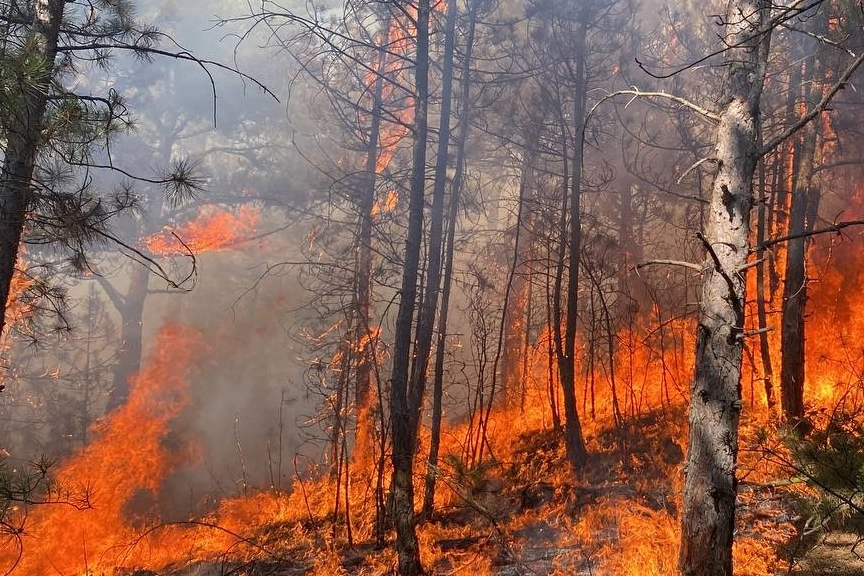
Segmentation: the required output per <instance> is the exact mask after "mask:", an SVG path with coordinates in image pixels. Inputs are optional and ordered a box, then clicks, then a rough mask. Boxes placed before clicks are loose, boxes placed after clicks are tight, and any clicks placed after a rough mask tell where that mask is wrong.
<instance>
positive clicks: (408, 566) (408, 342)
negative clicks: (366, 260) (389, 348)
mask: <svg viewBox="0 0 864 576" xmlns="http://www.w3.org/2000/svg"><path fill="white" fill-rule="evenodd" d="M429 11H430V5H429V0H420V1H419V2H418V4H417V19H416V39H417V44H416V55H415V58H414V62H415V65H414V78H415V98H414V127H413V128H414V131H413V138H414V139H413V154H412V164H411V166H412V167H411V185H410V197H409V200H408V231H407V234H406V239H405V260H404V264H403V266H404V268H403V271H402V282H401V288H400V291H399V292H400V293H399V311H398V312H397V314H396V326H395V334H394V344H393V371H392V374H391V382H390V385H391V388H390V421H391V426H392V434H393V453H392V462H393V480H392V495H393V523H394V525H395V529H396V541H395V549H396V554H397V556H398V560H399V574H400V576H418V575H419V574H422V573H423V567H422V564H421V562H420V547H419V543H418V542H417V532H416V530H415V514H414V478H413V469H414V450H415V446H416V443H417V427H418V425H419V419H420V406H421V403H422V401H423V390H422V389H419V387H418V386H417V385H416V384H417V383H416V382H413V381H412V379H411V370H410V366H411V356H412V340H413V339H412V334H413V325H414V314H415V311H416V308H417V296H418V294H417V292H418V290H417V285H418V280H419V275H420V248H421V244H422V241H423V205H424V200H425V191H426V145H427V137H428V100H429Z"/></svg>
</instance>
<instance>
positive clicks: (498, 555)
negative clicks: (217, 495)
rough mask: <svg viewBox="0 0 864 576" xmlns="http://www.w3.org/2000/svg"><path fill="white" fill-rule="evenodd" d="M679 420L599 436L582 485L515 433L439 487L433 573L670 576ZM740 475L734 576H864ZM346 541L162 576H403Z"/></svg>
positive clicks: (747, 454) (787, 505)
mask: <svg viewBox="0 0 864 576" xmlns="http://www.w3.org/2000/svg"><path fill="white" fill-rule="evenodd" d="M681 421H682V420H681V419H680V415H672V414H667V415H665V416H663V415H660V414H653V415H650V416H648V417H646V418H644V419H643V421H641V422H638V423H636V424H634V425H633V427H632V428H631V429H630V431H627V430H624V431H622V430H618V431H614V432H612V431H607V432H603V433H598V434H597V435H596V437H594V438H592V444H594V446H593V449H592V456H591V461H590V463H589V466H588V469H589V470H590V472H588V473H587V474H586V475H585V477H583V478H582V479H580V480H578V481H577V480H574V479H573V477H572V476H571V475H570V474H569V473H567V471H566V470H567V465H566V461H565V458H564V450H563V443H562V441H561V438H560V436H559V435H558V434H556V433H554V432H551V431H545V432H535V433H531V434H525V435H523V436H521V437H520V439H519V441H518V442H517V443H515V445H513V446H511V447H510V449H509V450H508V453H507V454H506V455H505V454H501V455H500V459H499V460H496V461H495V462H494V464H492V465H489V466H486V467H483V468H482V469H477V470H473V471H467V472H466V471H462V472H461V473H460V474H455V473H452V471H451V474H450V475H449V476H447V477H442V478H441V482H440V483H439V486H440V488H439V489H440V490H442V491H447V492H449V493H450V494H449V497H447V498H445V500H446V503H445V504H444V505H442V506H440V507H439V510H438V514H437V515H436V516H435V518H433V520H432V521H429V522H426V523H423V524H422V525H421V526H420V527H419V530H418V532H419V538H420V543H421V555H422V557H423V561H424V565H425V566H426V568H427V571H428V572H427V573H428V574H430V575H433V574H434V575H447V576H450V575H454V576H455V575H460V574H462V575H467V576H529V575H530V576H540V575H549V576H553V575H564V574H567V575H568V576H582V575H585V576H589V575H590V576H604V575H608V576H637V575H638V576H666V575H668V576H673V575H675V574H676V566H675V564H676V554H677V528H678V520H677V514H678V500H677V494H678V493H679V492H680V480H681V477H682V461H683V455H684V454H683V450H682V447H681V446H680V445H679V444H678V441H676V440H675V437H676V435H675V433H674V424H673V423H674V422H681ZM636 431H638V433H637V432H636ZM749 433H750V432H748V431H747V430H744V431H743V436H742V446H743V450H742V453H743V457H742V465H743V466H745V467H746V466H748V465H753V466H758V465H759V462H763V461H762V460H760V459H759V458H755V457H753V454H755V451H748V450H747V438H748V434H749ZM598 448H599V449H598ZM748 460H749V461H750V462H748ZM754 470H755V468H754ZM763 472H764V471H763ZM742 474H743V475H744V476H746V478H745V479H744V481H743V482H742V484H741V486H740V490H739V501H738V515H737V521H738V527H737V529H736V550H735V571H736V572H735V573H736V575H737V576H775V575H777V576H779V575H781V574H783V575H786V574H791V575H794V576H823V575H825V576H827V575H828V574H831V575H838V576H864V558H862V556H864V542H861V538H862V537H861V536H859V535H856V534H853V533H852V532H849V531H844V530H841V529H838V530H835V531H832V532H829V533H823V534H820V535H815V536H812V537H810V538H809V539H806V540H804V539H801V538H800V537H799V536H798V534H799V532H800V531H801V528H800V526H799V524H801V520H800V518H801V514H800V513H799V512H796V509H797V508H798V507H799V503H800V501H799V500H796V498H798V497H799V496H796V493H795V492H794V490H795V487H791V488H790V487H787V486H784V485H783V483H782V482H774V481H771V480H772V479H771V478H766V477H765V476H764V474H762V475H759V474H757V473H755V472H753V471H752V470H751V471H750V472H748V471H747V470H746V469H745V470H743V472H742V471H739V475H742ZM757 480H758V481H757ZM775 480H776V479H775ZM778 486H780V487H778ZM341 530H342V527H340V526H339V525H336V526H334V525H332V524H326V523H320V522H319V523H316V524H315V525H314V526H313V525H308V524H307V525H302V524H300V523H294V524H282V525H277V526H264V527H261V528H260V529H259V532H258V534H257V535H256V536H255V537H254V541H255V546H256V547H257V548H258V549H259V550H260V551H266V553H262V554H258V555H253V556H252V557H247V558H245V559H244V561H243V562H239V561H237V560H234V559H232V558H231V555H230V554H226V556H225V557H224V558H221V559H219V561H218V562H213V561H207V562H197V563H190V564H186V565H185V566H182V567H180V566H178V567H176V569H173V570H166V571H162V572H161V573H160V574H158V576H216V575H219V576H226V575H228V574H234V575H237V576H264V575H267V576H300V575H303V576H339V575H344V576H372V575H384V574H395V564H396V562H395V556H394V555H393V552H392V550H391V549H390V548H389V547H385V548H383V549H376V548H375V546H374V545H373V544H372V543H371V542H356V543H355V545H354V546H352V547H348V546H345V545H344V544H343V543H342V542H343V541H344V538H343V535H342V533H341ZM859 553H861V555H859ZM127 574H129V575H130V576H157V575H156V573H154V572H149V571H139V572H128V573H127Z"/></svg>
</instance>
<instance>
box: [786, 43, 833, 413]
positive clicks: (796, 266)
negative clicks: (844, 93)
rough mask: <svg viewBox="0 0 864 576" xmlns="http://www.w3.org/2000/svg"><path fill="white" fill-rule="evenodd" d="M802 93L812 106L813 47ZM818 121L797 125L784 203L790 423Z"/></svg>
mask: <svg viewBox="0 0 864 576" xmlns="http://www.w3.org/2000/svg"><path fill="white" fill-rule="evenodd" d="M801 68H802V70H801V77H802V78H810V79H811V80H810V81H809V82H807V83H806V84H803V86H804V88H803V92H804V93H803V94H802V96H803V99H804V101H805V102H807V104H808V106H813V105H815V104H816V103H817V102H819V100H820V99H821V98H822V89H823V85H822V83H821V82H819V78H821V77H822V75H821V72H822V70H821V68H822V66H820V62H819V57H818V55H816V54H815V53H814V54H813V55H812V56H811V58H808V59H805V60H804V62H803V63H802V64H801ZM819 126H820V123H819V122H810V123H808V124H807V125H806V126H805V127H804V128H802V129H801V132H800V134H799V135H798V138H797V141H796V142H795V143H794V145H793V147H792V150H793V154H794V163H793V166H794V173H793V174H792V190H791V195H790V196H791V200H790V207H789V230H788V233H789V236H790V237H791V239H790V240H789V241H788V242H787V244H786V270H785V275H784V284H783V318H782V323H781V331H780V405H781V407H782V409H783V417H784V418H785V419H786V420H787V422H788V423H789V424H791V425H793V426H794V425H797V424H799V423H801V421H802V420H803V418H804V374H805V347H806V344H805V333H804V313H805V311H806V307H807V273H806V267H805V260H806V256H807V244H808V238H807V235H808V234H809V233H810V232H812V231H813V225H814V220H815V217H816V214H817V213H818V208H819V199H820V198H819V197H820V194H819V187H818V182H817V181H816V180H817V179H818V178H816V177H814V173H815V171H814V169H815V167H816V166H817V164H818V163H819V160H820V156H821V154H820V138H819V136H820V135H819V131H820V130H819Z"/></svg>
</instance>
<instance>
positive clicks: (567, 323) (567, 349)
mask: <svg viewBox="0 0 864 576" xmlns="http://www.w3.org/2000/svg"><path fill="white" fill-rule="evenodd" d="M587 35H588V7H587V4H586V5H585V6H584V7H582V8H581V9H580V13H579V22H578V25H577V29H576V38H575V42H576V44H575V48H576V53H575V56H574V57H575V59H576V62H575V66H574V67H573V74H574V79H575V81H576V85H575V86H574V89H573V97H574V99H575V100H574V104H573V127H574V138H573V166H572V174H571V175H570V218H569V221H570V229H569V230H570V233H569V236H568V239H567V253H568V258H567V291H566V293H567V296H566V298H567V308H566V313H565V316H564V342H563V353H562V354H561V355H560V357H559V359H558V370H559V372H560V374H561V388H562V391H563V394H562V396H563V399H564V438H565V446H566V451H567V460H568V462H569V463H570V466H571V467H572V468H573V470H574V471H576V472H581V471H582V470H583V469H584V467H585V464H586V462H587V459H588V451H587V450H586V448H585V439H584V438H583V436H582V424H581V422H580V421H579V411H578V408H577V406H576V323H577V321H578V315H579V309H578V303H579V258H580V255H581V251H582V221H581V207H582V203H581V196H582V159H583V151H584V143H583V134H582V125H583V123H584V121H585V99H586V96H587V92H588V86H587V78H586V73H585V48H586V44H587Z"/></svg>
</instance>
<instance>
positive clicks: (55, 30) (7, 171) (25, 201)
mask: <svg viewBox="0 0 864 576" xmlns="http://www.w3.org/2000/svg"><path fill="white" fill-rule="evenodd" d="M65 5H66V2H65V0H36V1H35V2H34V3H33V21H32V24H31V28H30V33H31V38H32V42H28V43H27V46H26V49H25V53H24V54H22V55H21V56H22V57H23V58H27V59H29V60H31V61H32V62H33V63H34V66H32V67H28V68H29V69H32V70H37V71H38V72H37V74H36V75H35V76H33V77H26V78H25V77H22V78H19V79H18V81H19V83H20V88H21V93H20V99H18V100H17V101H16V102H14V103H13V104H12V107H13V109H12V110H10V111H9V119H8V133H7V142H6V145H5V147H4V158H3V168H2V170H3V171H2V173H0V305H2V306H0V334H2V333H3V330H4V329H5V328H6V306H7V304H8V302H9V290H10V286H11V284H12V277H13V276H14V274H15V262H16V260H17V258H18V248H19V246H20V245H21V236H22V234H23V232H24V221H25V219H26V217H27V211H28V209H29V208H30V204H31V202H32V199H33V174H34V170H35V168H36V160H37V157H38V154H39V148H40V146H41V144H42V140H43V137H42V130H43V124H44V120H45V109H46V106H47V103H48V93H49V90H50V85H51V79H52V77H53V75H54V58H55V56H56V53H57V39H58V36H59V32H60V23H61V22H62V20H63V9H64V8H65Z"/></svg>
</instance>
